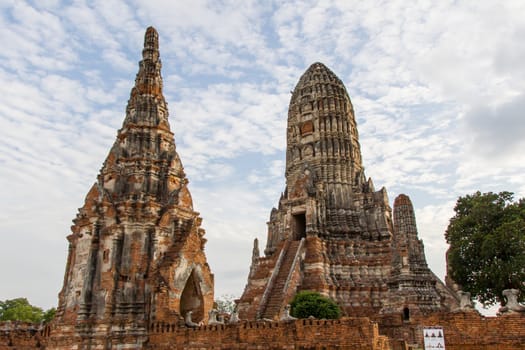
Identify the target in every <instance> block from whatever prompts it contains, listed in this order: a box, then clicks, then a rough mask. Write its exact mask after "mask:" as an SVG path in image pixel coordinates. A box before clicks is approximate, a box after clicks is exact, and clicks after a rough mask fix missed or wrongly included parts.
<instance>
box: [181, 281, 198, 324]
mask: <svg viewBox="0 0 525 350" xmlns="http://www.w3.org/2000/svg"><path fill="white" fill-rule="evenodd" d="M188 311H193V313H192V315H191V316H192V317H191V318H192V321H193V322H195V323H199V322H200V321H202V320H203V319H204V300H203V297H202V292H201V290H200V287H199V280H198V278H197V276H196V275H195V271H192V272H191V274H190V277H188V280H187V281H186V286H184V289H183V290H182V294H181V296H180V312H181V315H182V316H183V317H184V316H186V314H187V313H188Z"/></svg>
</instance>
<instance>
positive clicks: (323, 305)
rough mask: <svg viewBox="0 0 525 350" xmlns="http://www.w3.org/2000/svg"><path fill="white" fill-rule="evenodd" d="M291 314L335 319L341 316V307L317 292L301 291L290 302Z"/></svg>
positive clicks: (302, 316) (299, 316)
mask: <svg viewBox="0 0 525 350" xmlns="http://www.w3.org/2000/svg"><path fill="white" fill-rule="evenodd" d="M290 305H291V307H292V309H291V311H290V313H291V315H292V316H294V317H297V318H308V317H310V316H313V317H315V318H327V319H336V318H339V317H341V309H340V308H339V305H337V304H336V303H335V302H334V301H333V300H332V299H329V298H327V297H324V296H322V295H321V294H319V293H318V292H312V291H307V290H305V291H301V292H299V293H297V294H296V295H295V296H294V298H293V300H292V302H291V303H290Z"/></svg>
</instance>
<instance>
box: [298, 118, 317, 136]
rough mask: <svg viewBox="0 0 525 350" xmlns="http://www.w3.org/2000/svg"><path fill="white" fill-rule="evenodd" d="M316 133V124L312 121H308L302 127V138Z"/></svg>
mask: <svg viewBox="0 0 525 350" xmlns="http://www.w3.org/2000/svg"><path fill="white" fill-rule="evenodd" d="M313 132H314V123H312V121H311V120H308V121H306V122H304V123H303V125H302V126H301V136H306V135H310V134H311V133H313Z"/></svg>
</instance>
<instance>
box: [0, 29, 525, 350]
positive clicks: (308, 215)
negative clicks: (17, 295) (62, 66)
mask: <svg viewBox="0 0 525 350" xmlns="http://www.w3.org/2000/svg"><path fill="white" fill-rule="evenodd" d="M286 132H287V144H288V145H287V153H286V173H285V176H286V186H285V191H284V192H283V193H282V195H281V198H280V200H279V202H278V207H277V208H274V209H272V211H271V214H270V220H269V222H268V238H267V242H266V247H265V249H264V255H263V256H261V252H260V250H259V243H258V241H257V240H255V242H254V246H253V251H252V264H251V267H250V270H249V276H248V283H247V285H246V288H245V290H244V294H243V295H242V297H241V298H240V300H239V301H238V305H237V306H238V310H237V312H235V313H233V314H232V315H231V317H232V319H230V321H231V322H227V323H225V322H222V320H219V319H218V318H217V312H216V311H214V310H213V299H214V279H213V274H212V273H211V270H210V267H209V266H208V264H207V261H206V255H205V253H204V246H205V243H206V239H205V238H204V233H205V232H204V230H203V229H202V228H201V221H202V220H201V218H200V217H199V213H197V212H195V211H194V209H193V205H192V198H191V195H190V192H189V190H188V187H187V185H188V180H187V178H186V176H185V174H184V170H183V167H182V163H181V161H180V159H179V156H178V154H177V152H176V147H175V142H174V135H173V133H172V132H171V130H170V125H169V122H168V110H167V105H166V102H165V100H164V97H163V94H162V77H161V61H160V58H159V41H158V34H157V32H156V30H155V29H154V28H152V27H150V28H148V29H147V31H146V35H145V39H144V49H143V51H142V60H141V61H140V64H139V72H138V74H137V76H136V79H135V86H134V87H133V88H132V90H131V94H130V98H129V101H128V105H127V108H126V116H125V119H124V123H123V125H122V128H121V129H120V130H119V131H118V134H117V138H116V140H115V143H114V144H113V147H112V148H111V150H110V152H109V154H108V156H107V158H106V160H105V162H104V164H103V166H102V169H101V170H100V173H99V175H98V177H97V181H96V183H95V184H94V185H93V187H92V188H91V189H90V190H89V192H88V194H87V196H86V199H85V203H84V205H83V206H82V208H80V209H79V211H78V215H77V216H76V218H75V219H74V220H73V223H74V225H73V226H72V227H71V231H72V233H71V234H70V235H69V236H68V237H67V239H68V241H69V254H68V258H67V265H66V269H65V276H64V284H63V287H62V290H61V291H60V294H59V304H58V309H57V314H56V318H55V319H54V320H53V321H52V322H51V323H49V324H33V323H24V322H9V321H7V322H0V350H14V349H17V350H34V349H61V350H62V349H63V350H65V349H77V350H91V349H130V350H131V349H137V350H138V349H151V350H153V349H155V350H172V349H187V350H218V349H222V350H226V349H246V350H257V349H280V350H289V349H298V350H314V349H325V350H336V349H337V350H342V349H348V350H350V349H351V350H410V349H422V348H423V343H424V334H423V332H422V330H423V327H424V326H439V327H440V328H439V329H440V332H443V333H442V334H444V339H445V340H446V344H447V345H446V346H447V347H446V348H447V349H449V350H463V349H479V350H489V349H495V348H497V349H499V350H519V349H523V344H525V322H523V319H524V317H525V308H524V307H523V306H522V305H520V304H519V303H518V301H517V294H516V293H517V291H513V290H508V291H507V292H506V293H507V294H506V295H508V296H507V298H508V300H509V303H508V304H507V305H506V307H505V308H506V309H507V310H500V311H502V312H503V311H505V313H504V314H502V316H499V317H485V316H482V315H480V314H479V313H478V312H477V311H475V310H474V309H473V307H472V305H471V298H470V295H469V294H468V293H462V294H461V293H457V294H456V293H455V292H453V291H452V290H450V289H448V288H447V287H446V286H445V285H444V284H443V283H442V282H441V281H440V280H439V279H438V278H437V277H436V276H435V275H434V274H433V273H432V271H431V270H430V269H429V268H428V266H427V263H426V258H425V254H424V248H423V243H422V242H421V240H420V239H419V238H418V232H417V226H416V220H415V215H414V209H413V207H412V203H411V201H410V199H409V198H408V196H405V195H399V196H398V197H397V198H396V199H395V201H394V206H393V213H392V210H391V208H390V206H389V200H388V197H387V194H386V190H385V189H384V188H382V189H380V190H379V191H376V190H375V189H374V185H373V183H372V180H371V179H367V178H366V177H365V174H364V167H363V165H362V160H361V152H360V146H359V138H358V133H357V126H356V121H355V117H354V111H353V107H352V104H351V102H350V98H349V96H348V93H347V92H346V88H345V86H344V85H343V83H342V82H341V80H340V79H339V78H337V77H336V76H335V74H334V73H332V72H331V71H330V70H329V69H328V68H327V67H326V66H324V65H323V64H321V63H314V64H313V65H312V66H311V67H310V68H308V70H307V71H306V72H305V73H304V74H303V76H302V77H301V79H300V80H299V83H298V84H297V86H296V87H295V89H294V91H293V94H292V99H291V102H290V109H289V115H288V128H287V130H286ZM300 290H315V291H319V292H321V293H322V294H324V295H326V296H329V297H331V298H332V299H334V300H335V301H336V302H337V303H338V304H339V305H340V306H341V307H342V309H343V312H344V316H343V317H342V318H340V319H337V320H319V319H312V318H308V319H296V318H295V317H292V316H290V314H289V309H288V307H287V304H288V302H289V300H290V299H291V298H292V297H293V296H294V295H295V293H296V292H298V291H300ZM459 296H461V298H460V297H459ZM460 299H461V300H460ZM208 317H209V319H208ZM232 320H233V321H232Z"/></svg>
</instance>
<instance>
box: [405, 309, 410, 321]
mask: <svg viewBox="0 0 525 350" xmlns="http://www.w3.org/2000/svg"><path fill="white" fill-rule="evenodd" d="M409 320H410V310H409V309H408V307H405V308H404V309H403V321H409Z"/></svg>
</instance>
